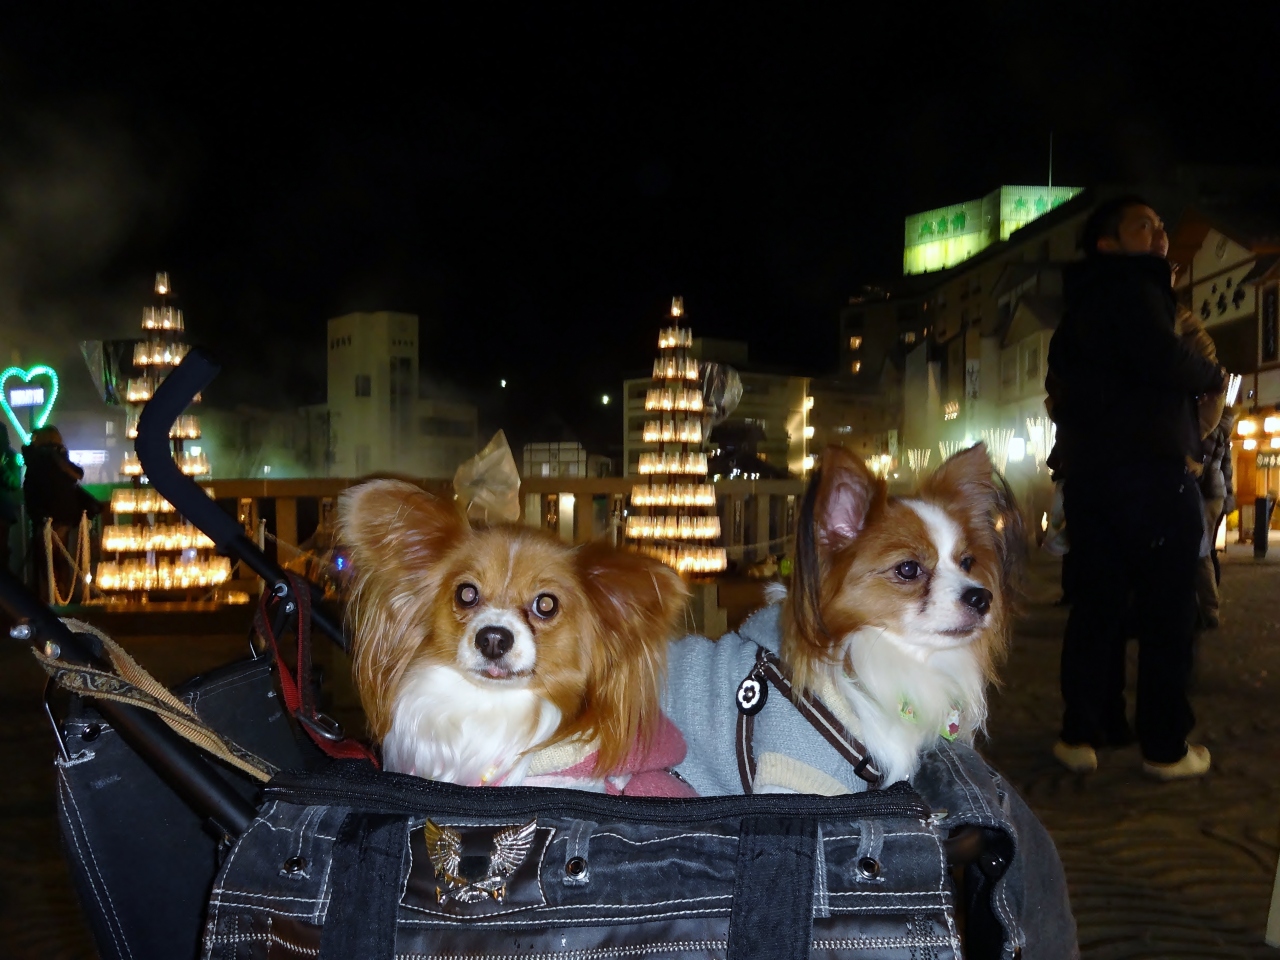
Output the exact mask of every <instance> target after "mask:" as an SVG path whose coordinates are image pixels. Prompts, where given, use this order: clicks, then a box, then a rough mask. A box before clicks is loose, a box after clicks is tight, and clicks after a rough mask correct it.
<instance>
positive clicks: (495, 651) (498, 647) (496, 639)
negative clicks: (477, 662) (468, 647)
mask: <svg viewBox="0 0 1280 960" xmlns="http://www.w3.org/2000/svg"><path fill="white" fill-rule="evenodd" d="M515 642H516V638H515V637H514V636H512V634H511V631H510V630H508V629H507V628H506V627H481V628H480V629H479V630H477V631H476V648H477V649H478V650H479V651H480V652H481V653H482V654H484V656H486V657H488V658H489V659H490V660H498V659H500V658H501V657H502V655H503V654H504V653H506V652H507V651H508V650H510V649H511V645H512V644H514V643H515Z"/></svg>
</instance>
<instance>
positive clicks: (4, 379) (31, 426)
mask: <svg viewBox="0 0 1280 960" xmlns="http://www.w3.org/2000/svg"><path fill="white" fill-rule="evenodd" d="M10 377H21V378H22V382H23V383H24V384H30V383H31V381H32V380H33V379H34V378H36V377H48V378H49V391H48V393H46V392H45V390H44V388H43V387H39V386H30V387H15V388H14V389H13V390H9V389H7V387H6V385H7V384H8V382H9V378H10ZM35 394H39V399H34V395H35ZM10 397H14V398H19V399H18V400H17V402H14V403H11V402H10ZM57 399H58V375H57V374H56V373H54V372H53V368H52V367H46V366H45V365H44V364H40V365H39V366H35V367H31V368H29V369H27V370H24V369H22V367H9V368H8V369H7V370H5V371H3V372H0V407H3V408H4V414H5V416H6V417H8V418H9V422H10V423H11V424H13V428H14V429H15V430H16V431H17V432H18V438H19V439H20V440H21V441H22V443H23V444H24V445H25V444H28V443H30V442H31V431H32V430H39V429H40V428H41V427H43V426H44V425H45V424H46V423H48V422H49V414H50V413H51V412H52V411H53V405H54V403H55V402H57ZM24 401H25V402H24ZM14 407H18V408H19V409H26V411H27V426H25V427H24V426H23V425H22V423H21V422H19V420H18V417H17V414H15V413H14V412H13V410H14Z"/></svg>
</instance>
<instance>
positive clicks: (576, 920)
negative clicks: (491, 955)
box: [397, 904, 724, 927]
mask: <svg viewBox="0 0 1280 960" xmlns="http://www.w3.org/2000/svg"><path fill="white" fill-rule="evenodd" d="M591 906H592V907H594V906H596V904H591ZM641 906H648V904H641ZM544 912H545V911H544ZM723 915H724V908H723V907H703V908H702V909H701V910H664V911H662V912H661V913H642V914H623V915H621V916H617V917H569V918H563V919H562V918H559V917H557V918H556V919H555V920H552V921H550V922H551V923H554V924H556V925H557V926H568V925H570V924H587V923H590V924H597V925H598V924H600V923H602V922H614V921H624V920H625V921H628V922H634V921H637V920H666V919H668V918H669V917H705V916H723ZM397 923H399V924H400V925H401V926H411V927H435V926H440V921H439V920H418V919H416V918H414V917H402V918H400V919H399V920H398V921H397ZM547 923H548V919H547V918H546V917H537V918H534V919H532V920H517V919H515V918H514V917H503V918H502V919H500V920H495V921H493V922H487V921H484V920H478V919H477V920H465V921H462V922H454V923H452V924H449V925H450V926H459V927H461V926H466V927H545V926H546V925H547Z"/></svg>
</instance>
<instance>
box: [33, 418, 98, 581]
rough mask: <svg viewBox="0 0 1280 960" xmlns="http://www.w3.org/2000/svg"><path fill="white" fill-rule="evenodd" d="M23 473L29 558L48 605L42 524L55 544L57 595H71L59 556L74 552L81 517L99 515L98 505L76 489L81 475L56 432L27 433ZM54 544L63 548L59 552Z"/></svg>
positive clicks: (46, 429) (52, 429)
mask: <svg viewBox="0 0 1280 960" xmlns="http://www.w3.org/2000/svg"><path fill="white" fill-rule="evenodd" d="M22 457H23V460H24V461H25V462H26V466H27V472H26V477H25V479H24V480H23V483H22V497H23V500H24V501H25V503H26V508H27V518H28V519H29V520H30V521H31V544H32V556H33V558H34V560H35V584H34V585H35V586H36V588H37V590H38V591H39V596H40V597H41V599H49V600H50V601H52V599H53V596H54V591H53V590H52V589H51V585H50V584H49V555H48V554H46V552H45V543H44V524H45V520H49V521H50V526H51V527H52V533H53V540H54V541H56V542H54V543H51V546H52V557H53V568H54V575H55V577H56V580H55V582H54V584H53V585H52V586H54V587H56V588H57V593H59V594H61V593H63V592H64V591H66V592H67V593H70V592H72V591H73V588H74V584H73V583H72V582H71V580H70V577H71V573H72V571H71V569H70V567H69V566H68V564H67V563H66V559H65V558H64V557H63V556H62V552H63V550H66V551H68V552H70V553H72V554H74V552H75V542H74V541H73V540H71V530H72V528H78V525H79V523H80V518H81V515H82V514H83V513H88V514H89V515H90V518H91V519H92V517H93V516H96V515H97V513H98V504H97V503H96V502H95V501H94V500H93V498H92V497H90V496H89V494H88V493H87V492H86V491H85V490H84V489H83V488H82V487H81V486H80V481H81V479H83V477H84V470H82V469H81V468H80V467H79V466H78V465H77V464H74V463H72V462H71V459H70V458H69V457H68V455H67V448H66V447H65V446H64V445H63V443H62V434H61V433H59V432H58V428H57V427H49V426H45V427H40V428H38V429H37V430H35V431H34V432H33V433H32V434H31V443H29V444H28V445H27V446H25V447H23V448H22ZM58 544H61V545H62V549H59V547H58Z"/></svg>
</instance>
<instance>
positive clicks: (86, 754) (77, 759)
mask: <svg viewBox="0 0 1280 960" xmlns="http://www.w3.org/2000/svg"><path fill="white" fill-rule="evenodd" d="M95 756H97V754H95V753H94V752H93V751H92V750H81V751H80V752H79V753H77V754H76V755H75V756H73V757H72V758H71V759H69V760H63V759H62V758H61V757H54V758H53V764H54V766H56V767H61V768H62V769H63V770H65V769H67V767H77V766H79V765H80V764H82V763H88V762H89V761H90V760H92V759H93V758H94V757H95Z"/></svg>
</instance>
